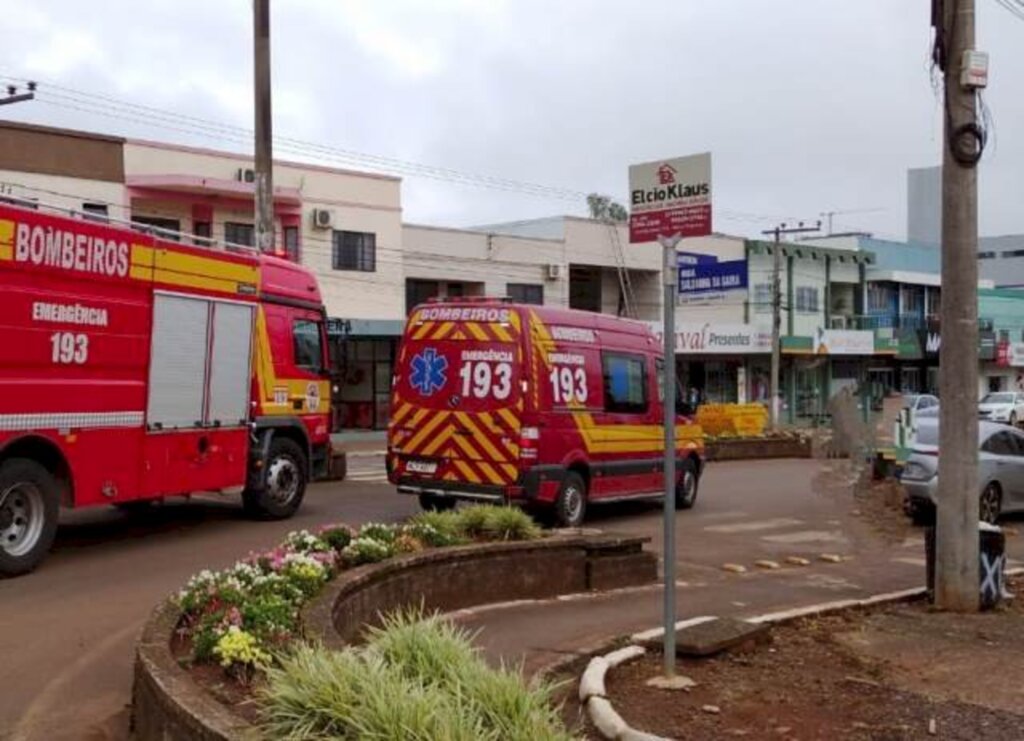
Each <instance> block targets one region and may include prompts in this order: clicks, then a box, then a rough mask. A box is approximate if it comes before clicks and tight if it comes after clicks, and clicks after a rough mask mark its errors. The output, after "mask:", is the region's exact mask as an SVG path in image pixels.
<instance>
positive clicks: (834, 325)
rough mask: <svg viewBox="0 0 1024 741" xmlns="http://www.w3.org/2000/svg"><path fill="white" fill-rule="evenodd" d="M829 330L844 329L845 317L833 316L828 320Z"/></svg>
mask: <svg viewBox="0 0 1024 741" xmlns="http://www.w3.org/2000/svg"><path fill="white" fill-rule="evenodd" d="M829 329H846V317H845V316H834V317H832V318H831V319H830V320H829Z"/></svg>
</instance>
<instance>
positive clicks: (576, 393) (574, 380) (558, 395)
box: [548, 365, 587, 404]
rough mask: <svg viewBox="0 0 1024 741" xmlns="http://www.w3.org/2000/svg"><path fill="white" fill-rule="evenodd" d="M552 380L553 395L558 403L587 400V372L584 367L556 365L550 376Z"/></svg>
mask: <svg viewBox="0 0 1024 741" xmlns="http://www.w3.org/2000/svg"><path fill="white" fill-rule="evenodd" d="M548 380H549V381H551V397H552V398H553V399H554V402H555V403H556V404H570V403H572V402H579V403H580V404H586V402H587V374H586V372H585V371H584V370H583V369H582V368H576V369H573V368H566V367H565V366H557V365H556V366H554V367H553V368H552V369H551V374H550V375H549V376H548Z"/></svg>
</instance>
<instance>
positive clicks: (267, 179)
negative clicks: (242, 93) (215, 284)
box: [253, 0, 274, 252]
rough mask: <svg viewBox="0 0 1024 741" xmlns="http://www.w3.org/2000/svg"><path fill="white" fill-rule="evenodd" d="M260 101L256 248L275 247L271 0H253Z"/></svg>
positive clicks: (257, 121) (270, 248) (256, 165)
mask: <svg viewBox="0 0 1024 741" xmlns="http://www.w3.org/2000/svg"><path fill="white" fill-rule="evenodd" d="M253 21H254V22H253V51H254V54H255V60H254V61H255V65H254V75H253V77H254V79H255V85H256V89H255V101H256V162H255V171H256V188H255V190H256V247H257V248H258V249H259V250H260V252H273V250H274V151H273V144H272V140H273V128H272V122H271V111H272V108H271V103H270V0H253Z"/></svg>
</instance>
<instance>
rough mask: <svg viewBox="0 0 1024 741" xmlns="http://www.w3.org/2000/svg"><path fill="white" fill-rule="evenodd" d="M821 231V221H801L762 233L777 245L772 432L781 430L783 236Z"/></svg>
mask: <svg viewBox="0 0 1024 741" xmlns="http://www.w3.org/2000/svg"><path fill="white" fill-rule="evenodd" d="M820 230H821V222H820V221H819V222H818V223H817V224H816V225H815V226H804V222H802V221H801V222H799V223H798V224H797V225H796V226H790V227H787V226H786V225H785V224H779V225H778V226H777V227H775V228H774V229H766V230H765V231H763V232H761V233H762V234H765V235H771V236H773V237H774V238H775V244H774V245H773V246H772V374H771V394H772V396H771V399H770V406H769V407H768V410H769V420H770V424H771V428H772V430H778V429H779V372H780V369H781V366H782V235H783V234H803V233H805V232H817V231H820ZM790 310H792V307H790Z"/></svg>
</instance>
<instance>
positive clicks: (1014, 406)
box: [978, 391, 1024, 426]
mask: <svg viewBox="0 0 1024 741" xmlns="http://www.w3.org/2000/svg"><path fill="white" fill-rule="evenodd" d="M978 417H979V418H980V419H984V420H988V421H990V422H1002V423H1004V424H1008V425H1014V426H1016V425H1017V423H1018V422H1022V421H1024V394H1022V393H1019V392H1017V391H993V392H992V393H989V394H985V396H984V397H983V398H982V400H981V401H980V402H979V403H978Z"/></svg>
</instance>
